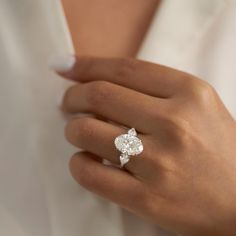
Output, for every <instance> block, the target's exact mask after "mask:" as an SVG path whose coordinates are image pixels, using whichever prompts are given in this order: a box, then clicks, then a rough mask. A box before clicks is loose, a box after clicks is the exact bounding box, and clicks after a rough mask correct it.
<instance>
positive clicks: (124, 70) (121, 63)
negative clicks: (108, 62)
mask: <svg viewBox="0 0 236 236" xmlns="http://www.w3.org/2000/svg"><path fill="white" fill-rule="evenodd" d="M117 63H118V66H117V70H116V73H115V75H114V76H115V77H116V78H117V79H118V80H119V79H121V78H123V79H124V78H127V77H130V75H131V74H132V73H133V72H134V71H135V70H136V67H137V63H138V61H137V60H135V59H132V58H119V59H118V62H117Z"/></svg>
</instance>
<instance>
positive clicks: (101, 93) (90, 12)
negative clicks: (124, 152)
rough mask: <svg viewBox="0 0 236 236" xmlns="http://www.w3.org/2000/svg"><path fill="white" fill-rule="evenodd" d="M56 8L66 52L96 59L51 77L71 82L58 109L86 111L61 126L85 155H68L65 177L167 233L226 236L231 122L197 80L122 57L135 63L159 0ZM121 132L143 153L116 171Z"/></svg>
mask: <svg viewBox="0 0 236 236" xmlns="http://www.w3.org/2000/svg"><path fill="white" fill-rule="evenodd" d="M62 2H63V5H64V10H65V14H66V17H67V21H68V26H69V29H70V31H71V35H72V39H73V42H74V46H75V51H76V54H77V55H96V56H102V57H106V59H105V58H94V57H80V58H78V61H77V63H76V65H75V66H74V68H73V69H72V70H71V71H70V72H68V73H64V74H60V75H61V76H63V77H65V78H68V79H72V80H74V81H75V85H74V86H73V87H71V88H69V89H68V91H67V92H66V94H65V97H64V101H63V106H62V108H63V110H64V112H66V113H69V114H72V115H73V114H75V115H77V114H78V113H81V112H85V113H89V114H90V115H89V116H87V117H83V118H74V119H72V120H71V121H69V122H68V125H67V127H66V130H65V135H66V138H67V139H68V141H69V142H70V143H71V144H73V145H75V146H76V147H79V148H82V149H83V150H85V151H84V152H80V153H76V154H75V155H74V156H73V157H72V159H71V162H70V169H71V173H72V175H73V176H74V178H75V180H76V181H78V183H79V184H81V185H82V186H84V187H85V188H87V189H88V190H90V191H92V192H94V193H96V194H98V195H100V196H102V197H104V198H107V199H109V200H111V201H113V202H115V203H117V204H118V205H120V206H121V207H123V208H125V209H127V210H129V211H131V212H133V213H134V214H136V215H138V216H141V217H143V218H145V219H147V220H149V221H151V222H153V223H156V224H158V225H160V226H162V227H163V228H165V229H168V230H170V231H172V232H174V233H178V234H182V235H203V236H204V235H216V236H217V235H224V236H225V235H235V232H236V229H235V228H236V226H235V225H236V201H235V199H236V190H235V183H236V160H235V155H236V145H235V143H236V123H235V121H234V119H233V118H232V116H231V115H230V114H229V112H228V111H227V110H226V108H225V107H224V105H223V104H222V102H221V100H220V99H219V97H218V95H217V94H216V92H215V91H214V89H213V88H212V87H211V86H210V85H208V84H207V83H205V82H203V81H201V80H199V79H197V78H195V77H194V76H192V75H189V74H186V73H184V72H180V71H177V70H174V69H171V68H167V67H163V66H160V65H156V64H150V63H147V62H142V61H137V60H135V59H125V58H127V57H135V55H136V53H137V51H138V49H139V48H140V46H141V43H142V41H143V39H144V36H145V33H146V31H147V29H148V27H149V24H150V22H151V19H152V17H153V14H154V12H155V11H156V9H157V7H158V3H159V1H158V0H150V1H146V0H138V3H137V0H119V1H117V0H103V1H102V4H101V1H100V0H99V1H98V0H93V1H92V0H91V1H84V0H62ZM91 6H92V7H91ZM126 12H128V14H125V13H126ZM114 25H115V27H114ZM111 42H112V43H111ZM110 57H119V58H110ZM134 80H135V81H134ZM114 108H115V109H114ZM91 115H92V116H91ZM110 121H112V122H110ZM124 127H129V128H131V127H135V128H136V130H137V131H138V136H139V138H141V139H142V141H143V144H144V152H143V153H142V154H140V155H139V156H137V157H134V158H132V159H131V160H130V162H129V163H128V164H126V165H125V169H119V168H117V164H119V155H120V153H119V152H118V151H117V150H116V149H115V146H114V143H113V140H114V139H115V137H117V136H118V135H120V134H122V133H126V132H127V129H128V128H127V129H126V128H124ZM102 159H106V160H109V161H110V162H111V163H113V164H114V165H113V166H107V165H104V164H103V163H102Z"/></svg>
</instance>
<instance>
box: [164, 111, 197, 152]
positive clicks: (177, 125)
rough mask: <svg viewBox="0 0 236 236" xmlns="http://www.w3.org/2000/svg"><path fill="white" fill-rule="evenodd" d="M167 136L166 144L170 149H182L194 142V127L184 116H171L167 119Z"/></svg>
mask: <svg viewBox="0 0 236 236" xmlns="http://www.w3.org/2000/svg"><path fill="white" fill-rule="evenodd" d="M164 123H165V129H166V136H165V138H166V139H164V141H163V142H164V144H165V145H166V146H167V148H168V149H169V148H170V147H171V149H174V150H175V151H176V149H182V148H183V147H187V146H188V145H189V144H190V143H191V142H192V138H193V137H192V133H193V132H192V129H191V125H190V122H189V121H188V120H186V119H185V118H183V117H182V116H178V115H177V116H176V115H174V116H169V118H167V119H166V120H165V122H164Z"/></svg>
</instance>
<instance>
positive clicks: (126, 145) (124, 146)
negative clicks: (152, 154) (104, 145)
mask: <svg viewBox="0 0 236 236" xmlns="http://www.w3.org/2000/svg"><path fill="white" fill-rule="evenodd" d="M115 146H116V148H117V149H118V150H119V151H120V152H122V153H127V154H128V155H130V156H135V155H138V154H140V153H141V152H142V151H143V144H142V141H141V140H140V139H139V138H137V137H136V136H133V135H130V134H122V135H120V136H118V137H117V138H116V139H115Z"/></svg>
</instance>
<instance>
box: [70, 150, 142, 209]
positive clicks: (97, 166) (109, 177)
mask: <svg viewBox="0 0 236 236" xmlns="http://www.w3.org/2000/svg"><path fill="white" fill-rule="evenodd" d="M70 170H71V173H72V176H73V177H74V179H75V180H76V181H77V182H78V183H79V184H80V185H82V186H83V187H85V188H86V189H88V190H89V191H91V192H93V193H95V194H98V195H100V196H102V197H104V198H107V199H109V200H111V201H113V202H115V203H117V204H118V205H120V206H121V207H124V208H126V209H127V210H130V211H132V212H134V213H135V212H136V213H137V212H140V211H143V209H141V208H142V207H141V206H143V203H144V199H145V198H146V197H145V195H146V193H145V191H144V189H145V188H144V183H142V182H141V181H140V180H138V179H136V178H135V177H133V176H132V175H130V174H129V173H128V172H126V171H123V170H121V169H118V168H115V167H111V166H106V165H104V164H102V163H101V162H99V161H98V160H97V157H96V156H94V155H93V154H90V153H87V152H80V153H77V154H75V155H74V156H73V157H72V158H71V161H70Z"/></svg>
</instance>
